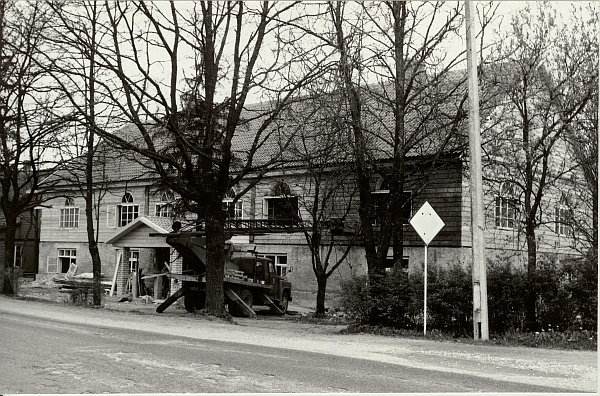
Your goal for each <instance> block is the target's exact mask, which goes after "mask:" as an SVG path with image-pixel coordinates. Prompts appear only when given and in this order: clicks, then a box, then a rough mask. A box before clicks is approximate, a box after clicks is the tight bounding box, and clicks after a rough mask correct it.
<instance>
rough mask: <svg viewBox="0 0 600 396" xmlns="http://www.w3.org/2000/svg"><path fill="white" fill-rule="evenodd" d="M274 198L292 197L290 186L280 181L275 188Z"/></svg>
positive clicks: (273, 191)
mask: <svg viewBox="0 0 600 396" xmlns="http://www.w3.org/2000/svg"><path fill="white" fill-rule="evenodd" d="M272 193H273V196H275V197H287V196H291V195H292V191H291V189H290V186H289V185H288V184H287V183H286V182H284V181H278V182H276V183H275V185H274V186H273V190H272Z"/></svg>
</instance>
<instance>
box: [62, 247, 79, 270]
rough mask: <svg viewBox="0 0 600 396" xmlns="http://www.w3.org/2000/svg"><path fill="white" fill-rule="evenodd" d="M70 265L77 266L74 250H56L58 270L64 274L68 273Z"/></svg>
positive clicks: (75, 251)
mask: <svg viewBox="0 0 600 396" xmlns="http://www.w3.org/2000/svg"><path fill="white" fill-rule="evenodd" d="M71 264H77V250H76V249H58V270H59V272H61V273H63V274H65V273H67V271H69V268H70V267H71Z"/></svg>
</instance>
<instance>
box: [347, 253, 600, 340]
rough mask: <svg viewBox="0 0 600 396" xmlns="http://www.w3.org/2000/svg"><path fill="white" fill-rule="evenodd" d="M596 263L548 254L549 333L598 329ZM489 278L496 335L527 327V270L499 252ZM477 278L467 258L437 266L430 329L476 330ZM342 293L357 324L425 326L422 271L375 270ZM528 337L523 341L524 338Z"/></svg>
mask: <svg viewBox="0 0 600 396" xmlns="http://www.w3.org/2000/svg"><path fill="white" fill-rule="evenodd" d="M596 263H597V260H596V259H595V256H594V255H592V254H590V255H589V256H588V257H586V258H584V259H579V260H570V261H563V262H559V261H557V260H552V259H548V258H546V259H545V260H544V261H539V262H538V264H537V269H536V271H535V273H534V276H533V278H534V281H533V287H534V288H535V290H536V293H537V295H538V298H537V300H536V316H537V317H536V319H537V321H538V322H539V323H540V324H542V332H545V333H556V332H559V331H569V332H573V331H584V330H585V331H589V330H594V329H595V328H596V326H597V307H598V297H597V289H598V276H597V264H596ZM487 279H488V282H487V284H488V311H489V327H490V334H492V335H494V336H495V337H496V338H502V337H505V338H506V337H508V338H509V339H511V338H514V337H513V336H510V333H511V332H522V331H523V329H524V328H525V306H524V303H523V295H524V293H525V291H526V284H527V283H526V274H525V271H524V270H523V269H521V268H513V267H512V266H511V263H510V261H509V260H506V259H503V258H497V259H495V260H489V261H488V271H487ZM471 282H472V281H471V272H470V268H465V267H463V266H461V265H460V264H452V265H449V266H448V267H446V268H439V269H437V270H431V271H430V273H429V276H428V298H427V328H428V331H429V330H432V331H433V330H436V331H440V332H442V333H445V334H451V335H453V336H454V337H459V336H467V335H469V334H472V314H473V312H472V311H473V308H472V307H473V306H472V283H471ZM342 293H343V297H344V307H345V309H346V312H347V315H348V320H349V321H350V322H351V323H353V324H354V325H355V326H364V325H369V326H383V327H388V328H394V329H410V330H419V329H422V328H423V315H422V312H423V278H422V275H421V274H412V275H410V276H407V275H406V274H404V273H402V272H400V271H395V272H392V273H389V274H388V275H387V276H379V277H375V278H373V279H372V281H371V282H370V283H369V282H367V278H366V277H365V276H359V277H354V278H352V279H350V280H348V281H347V282H345V283H344V284H343V285H342ZM507 334H509V335H508V336H507ZM520 334H525V333H520ZM532 334H533V333H532ZM565 334H571V333H565ZM523 337H525V336H521V338H523ZM552 337H553V340H552V341H551V343H556V342H558V341H556V339H558V338H560V339H562V338H561V337H563V336H560V337H559V336H552ZM557 337H558V338H557ZM565 337H567V336H566V335H565ZM538 338H540V337H537V338H536V337H533V338H532V339H531V340H530V341H527V342H528V343H530V344H531V345H534V344H536V345H541V344H543V343H544V342H546V341H544V340H545V339H542V340H538ZM546 338H548V336H546ZM563 338H564V337H563ZM572 338H573V337H567V338H566V339H565V340H563V341H560V342H564V343H567V342H571V341H568V340H569V339H572ZM507 342H508V341H507ZM523 342H524V341H523ZM523 342H521V341H519V342H518V343H517V344H519V345H523Z"/></svg>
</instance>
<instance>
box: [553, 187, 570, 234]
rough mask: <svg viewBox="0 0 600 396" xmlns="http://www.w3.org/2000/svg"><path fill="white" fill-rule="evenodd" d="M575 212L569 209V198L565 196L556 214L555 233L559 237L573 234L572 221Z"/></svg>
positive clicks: (561, 199)
mask: <svg viewBox="0 0 600 396" xmlns="http://www.w3.org/2000/svg"><path fill="white" fill-rule="evenodd" d="M572 213H573V212H572V211H571V209H570V208H569V203H568V200H567V197H566V196H565V195H564V194H563V195H562V196H561V197H560V201H559V202H558V205H557V206H556V209H555V212H554V232H556V233H557V234H558V235H570V234H571V219H572V218H573V214H572Z"/></svg>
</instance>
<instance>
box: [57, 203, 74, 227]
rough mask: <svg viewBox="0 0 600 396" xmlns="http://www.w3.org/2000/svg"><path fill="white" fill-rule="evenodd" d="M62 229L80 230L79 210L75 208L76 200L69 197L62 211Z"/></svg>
mask: <svg viewBox="0 0 600 396" xmlns="http://www.w3.org/2000/svg"><path fill="white" fill-rule="evenodd" d="M59 227H60V228H79V208H78V207H76V206H75V199H73V198H72V197H67V198H66V199H65V206H64V207H63V208H61V209H60V222H59Z"/></svg>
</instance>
